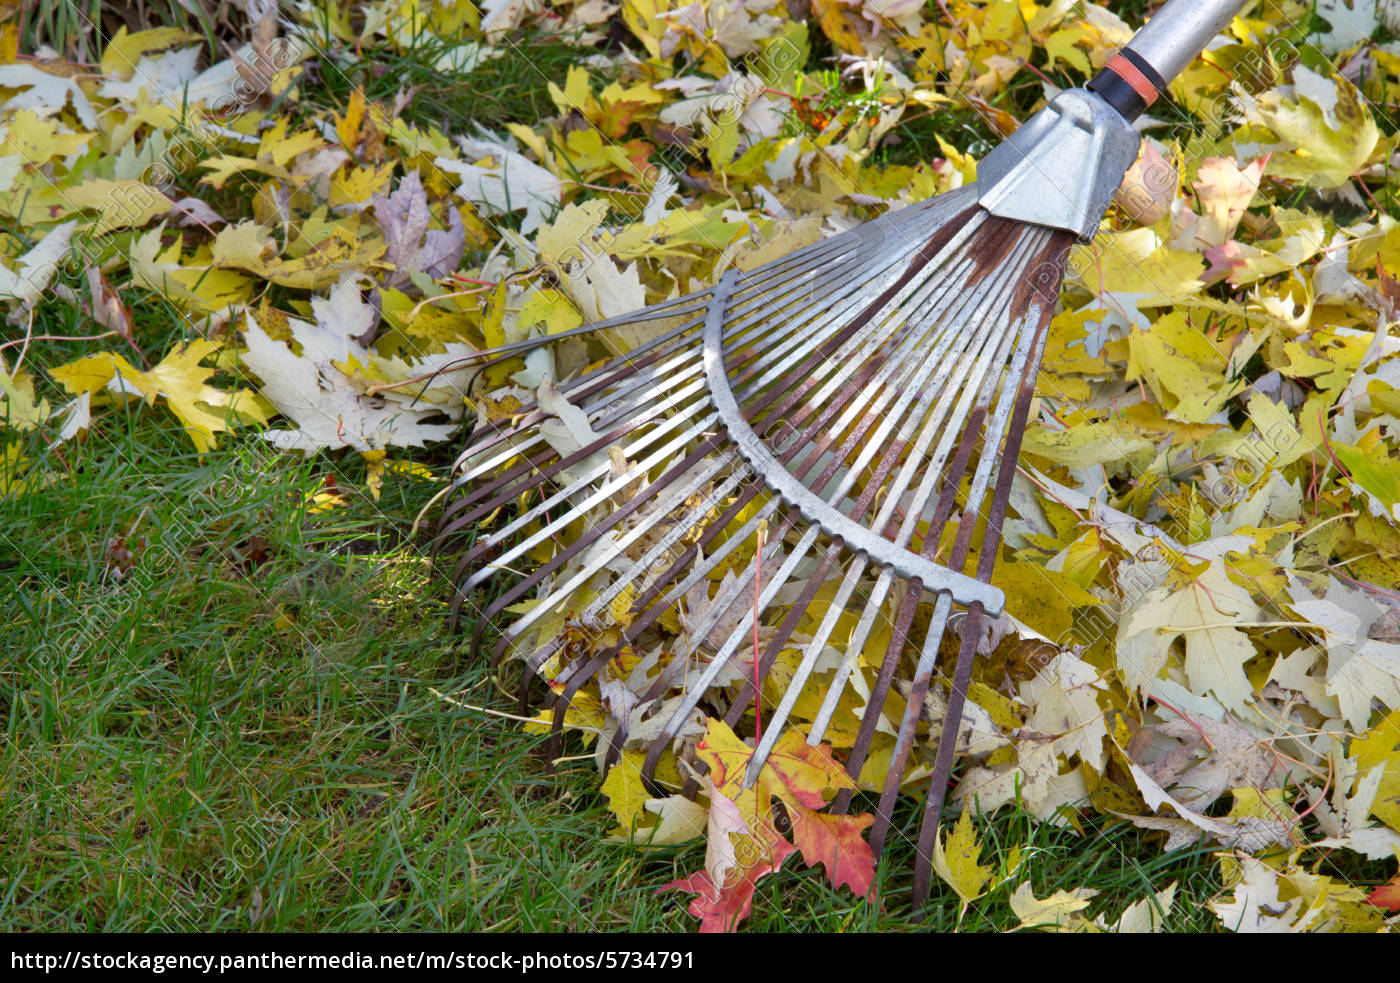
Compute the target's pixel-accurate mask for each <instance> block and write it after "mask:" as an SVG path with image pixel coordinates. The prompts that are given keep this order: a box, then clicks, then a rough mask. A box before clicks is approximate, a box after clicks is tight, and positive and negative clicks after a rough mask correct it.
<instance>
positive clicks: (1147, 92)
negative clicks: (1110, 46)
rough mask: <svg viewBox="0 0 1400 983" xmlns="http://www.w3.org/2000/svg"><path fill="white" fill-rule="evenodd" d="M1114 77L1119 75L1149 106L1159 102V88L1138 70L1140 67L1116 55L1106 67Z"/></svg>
mask: <svg viewBox="0 0 1400 983" xmlns="http://www.w3.org/2000/svg"><path fill="white" fill-rule="evenodd" d="M1104 68H1106V69H1108V70H1109V71H1110V72H1112V73H1113V74H1114V75H1117V76H1118V77H1119V78H1120V79H1122V80H1123V81H1124V82H1127V83H1128V84H1129V85H1131V86H1132V87H1133V91H1134V92H1136V93H1137V94H1138V95H1140V96H1142V101H1143V102H1145V103H1146V104H1147V105H1148V106H1150V105H1152V104H1153V103H1154V102H1156V101H1157V96H1158V95H1159V94H1160V93H1158V92H1157V87H1156V86H1155V85H1153V84H1152V83H1151V82H1150V81H1148V79H1147V76H1146V75H1144V74H1142V72H1141V71H1139V70H1138V67H1137V66H1136V65H1134V64H1133V63H1132V62H1130V61H1128V59H1126V58H1124V57H1123V56H1122V55H1114V56H1113V57H1112V58H1110V59H1109V60H1108V64H1107V65H1105V66H1104Z"/></svg>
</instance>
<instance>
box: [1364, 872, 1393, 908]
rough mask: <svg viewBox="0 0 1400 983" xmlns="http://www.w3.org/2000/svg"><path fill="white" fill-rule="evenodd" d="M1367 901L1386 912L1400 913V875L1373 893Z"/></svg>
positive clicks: (1368, 896)
mask: <svg viewBox="0 0 1400 983" xmlns="http://www.w3.org/2000/svg"><path fill="white" fill-rule="evenodd" d="M1366 900H1367V901H1369V902H1371V904H1373V905H1375V906H1376V907H1377V908H1384V909H1385V910H1386V911H1400V874H1397V875H1396V876H1395V877H1392V878H1391V879H1390V880H1389V881H1388V882H1386V883H1385V884H1382V885H1381V886H1380V887H1378V888H1376V889H1375V890H1374V891H1372V892H1371V893H1370V894H1369V895H1367V897H1366Z"/></svg>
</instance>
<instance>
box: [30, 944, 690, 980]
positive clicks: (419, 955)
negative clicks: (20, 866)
mask: <svg viewBox="0 0 1400 983" xmlns="http://www.w3.org/2000/svg"><path fill="white" fill-rule="evenodd" d="M694 959H695V954H694V953H693V952H689V951H679V950H669V951H660V950H658V951H638V950H600V951H598V952H593V953H575V952H562V953H561V952H516V953H512V952H500V951H498V952H467V953H458V952H445V953H439V952H406V953H397V954H386V953H382V952H381V953H366V952H355V951H350V952H345V953H339V954H334V955H332V954H321V953H314V954H306V953H295V954H288V953H281V952H259V953H249V952H243V953H224V954H218V955H215V954H210V953H203V954H191V955H174V954H148V953H140V952H125V953H120V952H117V953H98V952H83V951H81V950H70V951H68V952H65V953H34V952H29V953H25V952H19V951H13V952H11V953H10V969H11V970H12V971H13V970H29V971H31V972H33V971H37V972H42V973H46V974H47V973H53V972H73V971H82V970H97V971H103V970H122V971H127V972H131V971H136V972H148V973H152V974H155V975H160V974H163V973H166V972H197V973H202V974H205V975H210V974H214V973H230V972H235V973H236V972H245V971H259V970H298V971H300V970H393V969H398V970H452V969H458V970H463V969H465V970H474V969H491V970H498V971H506V972H511V971H514V972H520V973H529V972H531V971H533V970H575V969H581V970H590V969H592V970H620V969H622V970H625V969H640V970H656V969H694V968H695V964H694Z"/></svg>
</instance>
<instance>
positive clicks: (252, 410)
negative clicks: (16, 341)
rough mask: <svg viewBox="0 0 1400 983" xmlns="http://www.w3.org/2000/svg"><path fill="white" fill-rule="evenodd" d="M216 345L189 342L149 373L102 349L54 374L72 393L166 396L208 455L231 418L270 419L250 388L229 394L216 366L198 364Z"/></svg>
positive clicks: (152, 399)
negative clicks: (215, 380) (218, 384)
mask: <svg viewBox="0 0 1400 983" xmlns="http://www.w3.org/2000/svg"><path fill="white" fill-rule="evenodd" d="M217 347H218V346H217V345H215V344H214V343H213V342H211V341H207V340H204V339H200V340H197V341H193V342H190V344H189V345H187V346H186V347H185V348H184V349H180V350H176V351H172V352H170V353H169V354H168V355H166V356H165V358H163V359H161V361H160V363H159V364H158V365H156V366H155V367H154V368H152V369H149V370H148V371H145V372H142V371H141V370H140V369H137V368H136V367H135V366H133V365H132V364H131V363H130V362H128V361H127V360H126V359H125V358H123V357H122V356H121V355H116V354H113V353H111V352H102V353H101V354H98V355H89V356H86V357H85V358H80V359H78V360H77V361H75V362H71V363H69V364H68V365H61V366H59V367H57V368H55V369H52V370H51V371H50V373H49V374H50V375H52V376H53V377H54V378H55V379H56V380H58V382H59V383H61V384H62V385H63V387H64V388H65V389H67V390H68V391H69V392H70V393H75V394H76V393H83V392H88V393H95V392H97V391H99V390H102V389H107V390H108V391H112V392H116V393H125V394H127V395H129V396H133V397H138V398H141V399H144V400H145V401H146V402H148V403H154V402H155V401H156V399H157V397H159V398H161V399H164V400H165V403H166V405H167V406H169V407H170V410H171V412H173V413H174V414H175V415H176V417H178V418H179V420H180V422H181V423H183V424H184V425H185V431H186V432H187V433H188V434H189V436H190V440H191V441H193V442H194V446H195V449H196V450H197V451H199V453H201V454H203V453H205V452H206V451H209V450H212V449H213V447H214V443H215V434H218V433H224V432H226V431H228V430H229V429H230V426H229V419H230V417H232V418H233V419H234V420H238V419H240V418H243V419H254V420H259V421H260V422H264V423H265V422H267V414H266V412H265V411H264V410H263V409H262V408H261V407H260V406H259V405H258V404H257V401H256V400H255V399H254V398H253V396H252V394H251V393H249V392H248V391H247V390H240V391H237V392H232V393H230V392H226V391H225V390H222V389H216V388H215V387H214V386H211V385H209V384H208V380H209V377H210V376H211V375H213V374H214V371H215V370H214V369H212V368H208V367H206V366H203V365H200V364H199V363H200V362H201V361H203V360H204V359H205V357H207V356H208V355H209V354H210V353H212V352H214V351H215V350H216V349H217Z"/></svg>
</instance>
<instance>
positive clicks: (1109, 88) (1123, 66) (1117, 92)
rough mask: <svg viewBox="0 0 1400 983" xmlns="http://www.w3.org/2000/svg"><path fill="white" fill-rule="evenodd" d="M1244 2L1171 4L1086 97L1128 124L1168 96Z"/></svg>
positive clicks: (1106, 69)
mask: <svg viewBox="0 0 1400 983" xmlns="http://www.w3.org/2000/svg"><path fill="white" fill-rule="evenodd" d="M1246 2H1248V0H1170V2H1169V3H1168V4H1167V5H1166V6H1165V7H1163V8H1162V9H1161V10H1159V11H1158V12H1157V14H1156V16H1154V17H1153V18H1152V19H1151V20H1150V21H1148V22H1147V24H1146V26H1145V27H1143V28H1142V30H1140V31H1138V32H1137V34H1135V35H1133V39H1132V40H1131V41H1129V42H1128V44H1127V46H1126V47H1124V48H1123V50H1121V51H1119V52H1118V53H1117V54H1116V55H1114V56H1113V57H1112V58H1110V59H1109V61H1108V64H1106V65H1104V67H1103V71H1101V72H1099V74H1098V75H1096V76H1094V79H1093V81H1091V82H1090V83H1089V85H1088V88H1089V91H1091V92H1095V93H1097V94H1098V95H1100V96H1102V97H1103V99H1104V101H1106V102H1107V103H1108V104H1109V105H1111V106H1112V107H1113V108H1114V109H1116V110H1118V112H1119V113H1121V114H1122V115H1123V118H1124V119H1127V120H1129V121H1132V120H1134V119H1136V118H1137V117H1138V116H1140V115H1141V114H1142V112H1143V111H1144V110H1145V109H1146V108H1147V107H1148V106H1150V105H1152V103H1154V102H1155V101H1156V100H1157V97H1158V96H1159V95H1161V94H1162V93H1163V92H1165V91H1166V90H1167V85H1168V84H1169V83H1170V82H1171V80H1172V79H1174V78H1176V77H1177V76H1178V75H1180V74H1181V73H1182V71H1184V70H1185V68H1186V66H1187V65H1189V64H1191V62H1192V61H1194V60H1195V58H1196V56H1197V55H1199V54H1200V53H1201V51H1202V50H1203V49H1204V48H1205V46H1206V45H1207V44H1209V43H1210V39H1211V38H1213V37H1215V36H1216V35H1217V34H1219V33H1220V32H1221V31H1222V30H1224V29H1225V25H1227V24H1229V23H1230V21H1231V20H1232V19H1233V18H1234V16H1235V15H1236V14H1237V13H1239V12H1240V11H1241V10H1242V9H1243V8H1244V6H1245V3H1246Z"/></svg>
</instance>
